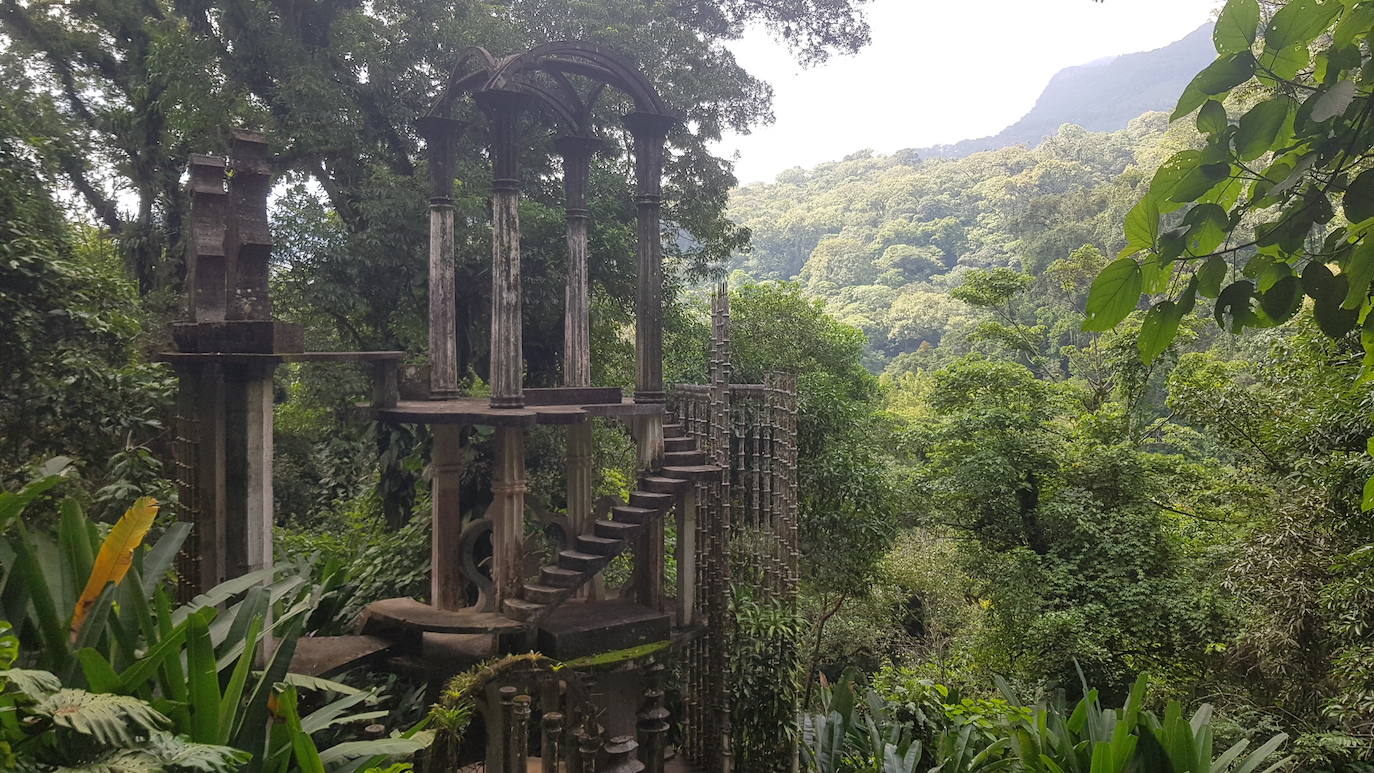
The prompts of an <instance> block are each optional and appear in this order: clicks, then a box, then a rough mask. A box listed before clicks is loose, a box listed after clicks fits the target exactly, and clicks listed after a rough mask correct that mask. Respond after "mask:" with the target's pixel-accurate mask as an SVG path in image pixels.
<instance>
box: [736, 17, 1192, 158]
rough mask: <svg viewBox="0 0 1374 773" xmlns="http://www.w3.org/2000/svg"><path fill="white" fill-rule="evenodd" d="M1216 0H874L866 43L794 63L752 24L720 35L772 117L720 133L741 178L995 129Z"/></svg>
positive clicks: (1156, 41)
mask: <svg viewBox="0 0 1374 773" xmlns="http://www.w3.org/2000/svg"><path fill="white" fill-rule="evenodd" d="M1216 5H1217V3H1216V2H1215V0H1105V2H1101V3H1097V2H1092V1H1091V0H873V2H871V3H870V4H869V5H868V6H867V7H868V9H869V10H868V13H869V21H870V23H871V24H872V26H873V42H872V43H871V44H870V45H869V46H868V47H867V48H865V49H864V50H863V51H861V52H860V53H859V54H858V55H856V56H849V57H835V58H832V60H831V61H830V62H829V63H827V64H825V65H822V66H820V67H813V68H810V69H804V68H802V67H799V66H798V65H797V64H796V63H795V62H794V61H793V60H792V58H791V57H790V56H789V55H788V53H787V50H786V48H785V47H784V46H783V45H782V44H780V43H778V42H777V41H776V40H774V39H772V38H771V37H770V36H769V35H768V34H767V33H765V32H762V31H759V32H757V33H753V34H750V35H747V36H746V37H745V38H744V39H742V40H739V41H736V42H734V43H733V44H731V46H730V47H731V49H732V50H734V52H735V54H736V56H737V57H738V58H739V60H740V63H741V64H742V65H743V66H744V67H745V68H746V69H747V70H748V71H749V72H751V73H753V74H754V75H755V76H757V77H760V78H762V79H763V80H765V81H767V82H769V83H771V84H772V85H773V88H774V89H775V91H776V96H775V100H774V105H773V110H774V114H775V115H776V117H777V120H776V121H775V122H774V123H773V124H772V125H769V126H764V127H761V128H758V129H756V130H755V131H754V133H753V134H750V135H745V136H727V137H726V138H725V140H724V142H722V143H721V146H720V148H719V149H720V150H722V151H723V152H725V153H726V154H727V155H729V154H733V153H736V152H738V153H739V159H738V160H737V161H736V165H735V173H736V174H737V175H738V176H739V179H740V182H741V183H750V182H758V181H760V180H768V179H772V178H773V176H775V175H776V174H777V173H778V172H781V171H782V170H784V169H788V168H790V167H793V166H804V167H805V166H813V165H815V164H818V163H820V162H823V161H830V160H834V159H838V158H841V157H843V156H845V155H848V154H849V153H852V152H854V151H856V150H860V149H863V148H872V149H874V150H877V151H879V152H891V151H894V150H898V149H900V148H915V147H923V146H926V145H937V144H944V143H950V142H956V141H958V140H962V139H968V138H972V137H983V136H987V135H989V134H996V133H997V132H998V131H1000V130H1001V129H1002V128H1003V127H1005V126H1007V125H1009V124H1011V123H1014V122H1015V121H1016V119H1018V118H1020V117H1021V116H1022V115H1024V114H1025V113H1026V111H1027V110H1030V108H1031V106H1032V105H1034V104H1035V98H1036V97H1037V96H1039V95H1040V91H1041V90H1042V89H1043V88H1044V87H1045V84H1046V83H1048V82H1049V79H1050V76H1052V75H1054V73H1055V72H1057V71H1058V70H1060V69H1062V68H1064V67H1069V66H1071V65H1076V64H1084V63H1086V62H1090V61H1093V60H1094V59H1100V58H1102V57H1106V56H1113V55H1118V54H1129V53H1132V52H1135V51H1149V50H1151V49H1155V48H1159V47H1161V46H1164V45H1167V44H1169V43H1172V42H1173V41H1175V40H1178V39H1180V38H1182V37H1183V36H1185V35H1187V34H1188V33H1189V32H1192V31H1193V30H1195V29H1197V27H1198V25H1200V24H1202V23H1204V22H1206V21H1207V20H1208V18H1209V17H1210V15H1211V12H1212V9H1213V8H1215V7H1216Z"/></svg>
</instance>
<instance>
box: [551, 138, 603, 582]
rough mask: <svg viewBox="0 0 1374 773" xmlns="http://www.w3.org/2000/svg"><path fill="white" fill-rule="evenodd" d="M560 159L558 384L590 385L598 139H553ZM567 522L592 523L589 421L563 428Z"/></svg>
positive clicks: (581, 527)
mask: <svg viewBox="0 0 1374 773" xmlns="http://www.w3.org/2000/svg"><path fill="white" fill-rule="evenodd" d="M554 146H555V148H556V149H557V150H558V152H559V154H560V155H562V157H563V189H564V191H565V197H566V198H565V203H564V212H565V214H566V218H567V224H568V282H567V286H566V290H565V293H564V316H563V385H564V386H569V387H585V386H591V384H592V346H591V313H590V306H591V300H590V293H591V289H590V286H589V285H588V282H587V178H588V176H589V175H590V172H591V163H592V156H593V155H595V154H596V153H597V152H598V151H600V150H601V149H602V147H603V146H604V143H603V142H602V141H601V140H598V139H596V138H595V137H582V136H568V137H560V138H558V140H557V141H556V142H555V143H554ZM566 467H567V495H568V523H569V526H570V527H571V528H572V532H573V534H574V535H576V534H587V533H589V532H590V531H591V527H592V486H593V482H592V424H591V422H590V421H587V422H583V423H581V424H570V425H568V430H567V465H566ZM600 585H601V578H600V577H599V576H598V577H597V578H595V579H594V580H593V581H592V582H590V583H587V584H586V585H583V586H582V587H581V588H578V590H577V593H576V597H577V598H596V597H598V596H599V595H600V593H599V586H600Z"/></svg>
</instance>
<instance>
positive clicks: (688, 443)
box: [663, 437, 697, 451]
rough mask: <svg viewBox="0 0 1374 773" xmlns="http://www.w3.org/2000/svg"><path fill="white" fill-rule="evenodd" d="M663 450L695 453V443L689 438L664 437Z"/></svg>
mask: <svg viewBox="0 0 1374 773" xmlns="http://www.w3.org/2000/svg"><path fill="white" fill-rule="evenodd" d="M663 450H665V451H695V450H697V441H695V440H693V439H692V438H689V437H665V438H663Z"/></svg>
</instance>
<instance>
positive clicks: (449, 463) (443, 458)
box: [429, 424, 467, 609]
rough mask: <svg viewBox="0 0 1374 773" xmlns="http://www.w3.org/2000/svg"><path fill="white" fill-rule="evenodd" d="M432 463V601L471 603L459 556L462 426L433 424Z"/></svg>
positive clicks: (449, 605) (446, 605) (445, 605)
mask: <svg viewBox="0 0 1374 773" xmlns="http://www.w3.org/2000/svg"><path fill="white" fill-rule="evenodd" d="M433 434H434V445H433V450H432V453H431V462H430V483H429V491H430V510H429V512H430V524H431V535H430V580H429V581H430V594H429V597H430V604H432V605H433V606H435V607H437V608H439V609H462V608H463V607H464V606H466V605H467V594H466V593H465V589H464V586H463V570H462V561H461V557H460V555H459V552H460V547H461V542H462V533H463V510H462V506H461V504H462V503H461V501H460V500H459V496H458V492H459V488H460V486H461V483H462V478H463V449H462V445H461V442H462V441H461V438H462V429H461V428H460V427H458V426H457V425H455V424H435V425H434V426H433Z"/></svg>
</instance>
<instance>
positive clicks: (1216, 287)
mask: <svg viewBox="0 0 1374 773" xmlns="http://www.w3.org/2000/svg"><path fill="white" fill-rule="evenodd" d="M1228 268H1230V266H1229V265H1227V263H1226V261H1225V260H1224V259H1223V258H1221V257H1220V256H1218V255H1213V256H1212V257H1210V258H1208V259H1207V260H1206V262H1204V263H1203V264H1202V268H1199V269H1198V271H1197V291H1198V294H1199V295H1202V296H1203V297H1204V298H1215V297H1217V296H1218V295H1220V294H1221V283H1222V281H1223V280H1225V279H1226V270H1227V269H1228Z"/></svg>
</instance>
